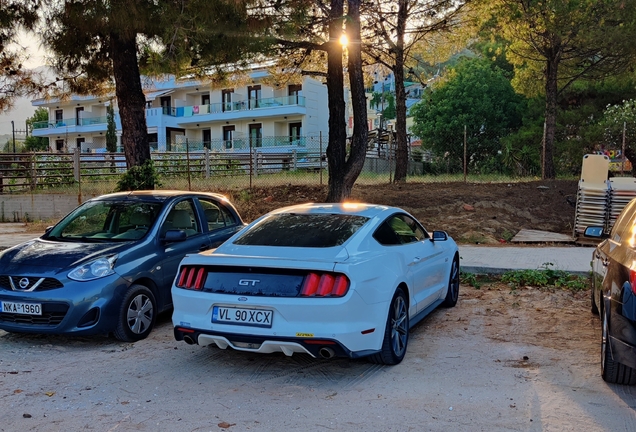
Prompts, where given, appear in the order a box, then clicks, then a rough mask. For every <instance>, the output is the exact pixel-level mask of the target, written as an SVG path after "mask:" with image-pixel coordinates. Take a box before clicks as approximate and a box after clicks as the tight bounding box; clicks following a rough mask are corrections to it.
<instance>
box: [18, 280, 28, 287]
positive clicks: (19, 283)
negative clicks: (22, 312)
mask: <svg viewBox="0 0 636 432" xmlns="http://www.w3.org/2000/svg"><path fill="white" fill-rule="evenodd" d="M18 285H20V288H22V289H26V288H27V287H28V286H29V280H28V279H27V278H22V279H20V282H18Z"/></svg>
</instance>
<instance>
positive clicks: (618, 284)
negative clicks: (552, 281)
mask: <svg viewBox="0 0 636 432" xmlns="http://www.w3.org/2000/svg"><path fill="white" fill-rule="evenodd" d="M585 236H587V237H594V238H603V239H604V240H603V241H602V242H601V243H600V244H599V245H598V246H597V247H596V249H595V250H594V253H593V256H592V274H593V276H592V289H591V297H592V312H594V313H597V314H599V315H600V318H601V329H602V330H601V334H602V335H601V374H602V377H603V379H604V380H605V381H607V382H610V383H617V384H627V385H635V384H636V200H632V201H631V202H630V203H629V204H627V206H626V207H625V208H624V209H623V211H622V212H621V214H620V215H619V217H618V219H617V220H616V223H615V224H614V227H613V228H612V230H611V233H610V234H609V236H608V235H607V234H605V233H604V231H603V227H601V226H590V227H587V228H586V229H585Z"/></svg>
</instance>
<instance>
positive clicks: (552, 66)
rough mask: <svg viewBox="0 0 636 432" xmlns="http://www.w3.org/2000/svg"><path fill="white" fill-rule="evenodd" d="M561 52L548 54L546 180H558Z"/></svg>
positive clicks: (546, 74) (546, 72)
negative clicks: (556, 142)
mask: <svg viewBox="0 0 636 432" xmlns="http://www.w3.org/2000/svg"><path fill="white" fill-rule="evenodd" d="M559 51H560V50H559V49H558V48H553V51H552V52H550V53H548V55H547V56H546V57H547V63H546V70H545V76H546V80H545V144H544V145H545V159H544V161H543V167H544V178H545V179H554V178H556V170H555V169H554V136H555V134H556V111H557V95H558V82H557V73H558V68H559V60H560V52H559Z"/></svg>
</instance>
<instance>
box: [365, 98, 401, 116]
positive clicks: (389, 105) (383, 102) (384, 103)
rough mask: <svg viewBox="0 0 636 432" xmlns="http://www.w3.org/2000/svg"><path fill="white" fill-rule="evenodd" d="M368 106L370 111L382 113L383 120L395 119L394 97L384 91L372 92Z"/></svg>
mask: <svg viewBox="0 0 636 432" xmlns="http://www.w3.org/2000/svg"><path fill="white" fill-rule="evenodd" d="M369 105H370V106H371V108H372V109H375V110H377V111H381V112H382V119H383V120H393V119H394V118H395V95H394V94H393V93H391V92H388V91H385V92H382V93H378V92H373V95H372V96H371V100H370V101H369Z"/></svg>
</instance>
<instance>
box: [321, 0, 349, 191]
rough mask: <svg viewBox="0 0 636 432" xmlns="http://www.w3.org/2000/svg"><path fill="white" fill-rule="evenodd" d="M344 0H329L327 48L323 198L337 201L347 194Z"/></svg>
mask: <svg viewBox="0 0 636 432" xmlns="http://www.w3.org/2000/svg"><path fill="white" fill-rule="evenodd" d="M343 12H344V0H331V8H330V10H329V21H330V22H329V43H328V48H327V97H328V104H329V142H328V144H327V166H328V168H329V193H328V195H327V199H326V202H340V201H342V200H343V198H344V197H345V196H346V193H347V190H346V185H345V173H346V167H345V161H346V157H347V148H346V142H347V128H346V124H345V101H344V92H343V86H344V74H343V72H342V46H341V45H340V42H339V40H340V36H341V35H342V14H343Z"/></svg>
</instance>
